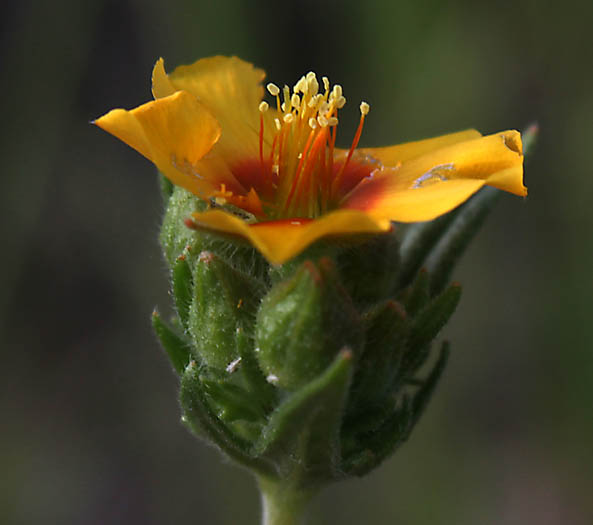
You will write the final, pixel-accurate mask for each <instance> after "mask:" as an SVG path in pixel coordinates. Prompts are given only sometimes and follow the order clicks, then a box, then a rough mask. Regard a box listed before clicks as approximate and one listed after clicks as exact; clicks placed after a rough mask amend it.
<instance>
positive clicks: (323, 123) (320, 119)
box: [317, 115, 329, 128]
mask: <svg viewBox="0 0 593 525" xmlns="http://www.w3.org/2000/svg"><path fill="white" fill-rule="evenodd" d="M317 122H318V123H319V125H320V126H321V127H322V128H326V127H327V126H328V124H329V122H328V120H327V119H326V118H325V117H324V116H323V115H319V116H318V117H317Z"/></svg>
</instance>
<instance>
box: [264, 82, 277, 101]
mask: <svg viewBox="0 0 593 525" xmlns="http://www.w3.org/2000/svg"><path fill="white" fill-rule="evenodd" d="M266 87H267V88H268V92H269V93H270V95H272V96H273V97H276V96H277V95H278V93H280V88H279V87H278V86H277V85H276V84H274V83H273V82H270V83H269V84H268V85H267V86H266Z"/></svg>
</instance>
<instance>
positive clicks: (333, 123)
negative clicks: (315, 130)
mask: <svg viewBox="0 0 593 525" xmlns="http://www.w3.org/2000/svg"><path fill="white" fill-rule="evenodd" d="M327 125H328V126H337V125H338V119H337V117H330V118H328V119H327Z"/></svg>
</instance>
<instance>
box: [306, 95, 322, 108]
mask: <svg viewBox="0 0 593 525" xmlns="http://www.w3.org/2000/svg"><path fill="white" fill-rule="evenodd" d="M322 97H323V95H319V94H316V95H315V96H313V97H311V100H309V102H308V103H307V106H309V107H310V108H314V107H315V106H316V105H317V104H318V103H319V100H320V99H321V98H322Z"/></svg>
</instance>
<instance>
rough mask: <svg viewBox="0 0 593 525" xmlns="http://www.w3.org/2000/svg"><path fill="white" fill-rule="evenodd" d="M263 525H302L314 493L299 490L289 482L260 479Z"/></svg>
mask: <svg viewBox="0 0 593 525" xmlns="http://www.w3.org/2000/svg"><path fill="white" fill-rule="evenodd" d="M258 484H259V489H260V492H261V496H262V525H302V524H304V518H305V509H306V506H307V503H308V502H309V500H310V499H311V497H312V496H313V491H310V490H309V491H307V490H302V489H297V488H295V487H294V486H292V484H291V483H290V481H289V480H278V479H271V478H264V477H258Z"/></svg>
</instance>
